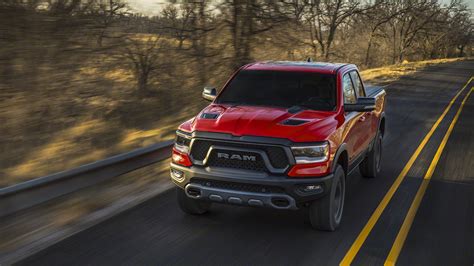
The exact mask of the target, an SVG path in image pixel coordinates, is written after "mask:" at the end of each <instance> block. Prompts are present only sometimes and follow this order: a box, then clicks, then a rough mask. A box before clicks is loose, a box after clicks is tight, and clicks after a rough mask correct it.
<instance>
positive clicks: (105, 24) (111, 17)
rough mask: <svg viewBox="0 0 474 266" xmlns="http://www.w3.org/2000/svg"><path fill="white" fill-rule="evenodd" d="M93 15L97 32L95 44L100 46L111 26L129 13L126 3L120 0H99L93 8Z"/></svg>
mask: <svg viewBox="0 0 474 266" xmlns="http://www.w3.org/2000/svg"><path fill="white" fill-rule="evenodd" d="M93 15H94V17H95V19H96V22H97V28H98V31H99V32H98V34H97V44H98V45H99V47H102V45H103V41H104V39H105V38H108V37H109V35H108V34H107V33H108V31H109V30H111V27H112V26H113V25H114V24H115V23H117V22H118V21H120V20H121V19H123V18H125V17H126V16H128V15H130V10H129V7H128V5H127V4H126V3H125V2H123V1H122V0H100V2H99V3H98V4H97V7H96V8H94V10H93Z"/></svg>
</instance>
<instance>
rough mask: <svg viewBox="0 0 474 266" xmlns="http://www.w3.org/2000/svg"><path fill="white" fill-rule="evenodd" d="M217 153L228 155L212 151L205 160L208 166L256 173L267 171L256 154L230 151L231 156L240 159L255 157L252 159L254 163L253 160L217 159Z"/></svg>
mask: <svg viewBox="0 0 474 266" xmlns="http://www.w3.org/2000/svg"><path fill="white" fill-rule="evenodd" d="M218 152H225V153H229V151H220V150H213V151H212V153H211V154H210V156H209V158H208V160H207V165H208V166H217V167H224V168H235V169H243V170H251V171H257V172H265V171H266V170H267V168H266V166H265V163H264V161H263V158H262V156H260V154H258V153H249V152H240V151H232V155H239V156H240V158H244V156H248V155H250V156H255V157H254V158H255V161H253V160H252V161H251V160H240V159H226V158H219V157H218V156H217V154H218Z"/></svg>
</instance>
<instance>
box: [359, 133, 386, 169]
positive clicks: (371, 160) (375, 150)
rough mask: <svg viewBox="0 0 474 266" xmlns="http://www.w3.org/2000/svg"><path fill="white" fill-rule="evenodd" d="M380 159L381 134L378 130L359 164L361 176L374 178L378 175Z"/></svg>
mask: <svg viewBox="0 0 474 266" xmlns="http://www.w3.org/2000/svg"><path fill="white" fill-rule="evenodd" d="M381 161H382V134H381V132H380V131H379V132H378V133H377V136H376V137H375V143H374V147H372V150H371V151H370V152H369V153H368V154H367V156H366V157H365V158H364V160H363V161H362V163H361V164H360V165H359V170H360V173H361V174H362V176H364V177H368V178H374V177H376V176H377V175H378V173H379V172H380V168H381Z"/></svg>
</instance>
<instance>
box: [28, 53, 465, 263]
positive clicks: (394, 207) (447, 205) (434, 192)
mask: <svg viewBox="0 0 474 266" xmlns="http://www.w3.org/2000/svg"><path fill="white" fill-rule="evenodd" d="M472 75H474V61H463V62H455V63H450V64H444V65H440V66H434V67H429V68H427V69H425V70H423V71H421V72H418V73H416V74H414V75H411V76H407V77H404V78H402V79H401V80H399V81H398V82H396V83H394V84H391V85H389V86H388V87H387V88H386V89H387V94H388V96H387V123H388V124H387V126H388V134H387V136H386V138H385V139H384V147H383V148H384V154H383V166H382V168H383V170H382V173H381V175H380V177H379V178H377V179H363V178H361V177H360V174H359V172H357V171H356V172H355V173H353V174H352V175H351V176H350V177H349V180H348V192H347V193H348V194H347V197H346V205H345V212H344V217H343V223H342V226H341V228H340V230H338V231H337V232H333V233H328V232H317V231H313V230H311V229H310V226H309V221H308V220H307V218H306V215H305V213H304V212H303V211H298V212H292V211H274V210H266V209H252V208H244V207H229V206H223V205H215V206H214V207H213V209H212V213H210V214H209V215H206V216H202V217H192V216H186V215H184V214H183V213H182V212H181V211H180V210H179V209H178V206H177V204H176V201H175V197H174V191H168V192H165V193H163V194H161V195H159V196H157V197H155V198H153V199H152V200H149V201H147V202H145V203H143V204H141V205H139V206H138V207H135V208H134V209H131V210H128V211H126V212H124V213H122V214H120V215H118V216H115V217H113V218H111V219H109V220H107V221H105V222H103V223H100V224H98V225H96V226H94V227H92V228H90V229H88V230H85V231H83V232H81V233H79V234H77V235H75V236H73V237H70V238H68V239H66V240H64V241H62V242H59V243H57V244H56V245H54V246H52V247H50V248H48V249H46V250H44V251H42V252H40V253H38V254H36V255H34V256H32V257H29V258H27V259H26V260H24V261H22V262H20V263H19V264H21V265H23V264H25V265H27V264H28V265H30V264H33V265H55V264H61V265H84V264H94V265H105V264H107V265H109V264H127V265H143V264H145V265H337V264H339V263H340V261H341V260H342V258H343V257H344V256H345V255H346V253H347V252H348V250H349V248H350V247H351V245H352V243H353V242H354V240H355V239H356V238H357V236H358V235H359V233H360V232H361V230H362V228H363V227H364V226H365V224H366V223H367V221H368V219H369V218H370V216H371V215H372V213H373V212H374V210H375V209H376V207H377V206H378V204H379V203H380V201H381V199H382V198H383V197H384V195H385V194H386V193H387V191H388V190H389V188H390V186H391V185H392V183H393V182H394V180H395V179H396V178H397V176H398V175H399V173H400V172H401V170H402V169H403V167H404V166H405V164H406V163H407V161H408V160H409V158H410V156H411V155H412V154H413V152H414V151H415V149H416V148H417V147H418V145H419V144H420V142H421V140H422V139H423V138H424V136H425V135H426V134H427V133H428V131H429V130H430V128H431V127H432V125H433V124H434V123H435V121H436V120H437V119H438V117H439V116H440V115H441V113H442V112H443V110H444V109H445V108H446V106H447V105H448V103H449V102H450V100H451V99H452V98H453V96H454V95H455V94H456V93H457V92H458V91H459V90H460V89H461V88H462V87H463V86H464V85H465V84H466V82H467V81H468V80H469V79H470V77H471V76H472ZM472 86H474V82H471V83H470V84H468V86H467V87H466V89H465V90H464V91H463V93H461V94H460V96H459V97H458V99H457V100H456V101H455V102H454V104H453V106H452V108H451V109H450V111H449V112H448V113H447V115H446V117H445V118H444V119H443V121H442V122H441V124H440V125H439V127H438V128H437V129H436V131H435V133H434V134H433V136H432V138H431V139H430V140H429V141H428V143H427V145H426V147H425V148H424V149H423V151H422V152H421V153H420V155H419V156H418V158H417V160H416V161H415V163H414V165H413V166H412V167H411V170H410V171H409V172H408V174H407V176H406V178H405V179H404V181H403V182H402V183H401V185H400V187H399V188H398V189H397V191H396V192H395V194H394V196H393V198H392V200H391V201H390V202H389V204H388V205H387V207H386V208H385V209H384V211H383V213H382V215H381V216H380V219H379V220H378V221H377V223H376V224H375V226H374V227H373V228H372V230H371V231H370V234H369V235H368V237H367V239H366V240H365V242H364V243H363V245H362V246H361V248H360V250H358V252H357V254H356V256H355V258H354V260H353V261H352V262H353V264H354V265H374V264H375V265H380V264H383V263H384V261H385V259H386V258H387V255H388V254H389V252H390V249H391V248H392V244H393V242H394V240H395V238H396V236H397V234H398V232H399V230H400V227H401V224H402V223H403V221H404V219H405V216H406V214H407V211H408V209H409V207H410V204H411V203H412V201H413V199H414V197H415V194H416V193H417V190H418V188H419V187H420V184H421V182H422V179H423V176H424V175H425V172H426V171H427V169H428V166H429V165H430V163H431V161H432V160H433V156H434V154H435V152H436V150H437V149H438V147H439V145H440V143H441V139H442V138H443V137H444V135H445V133H446V131H447V129H448V126H449V124H450V123H451V121H452V120H453V117H454V116H455V113H456V111H457V110H458V108H459V106H460V104H461V101H462V100H463V98H464V96H465V95H466V94H467V92H468V91H469V90H470V89H471V87H472ZM473 118H474V95H471V97H470V98H468V100H467V101H466V104H465V106H464V109H463V110H462V112H461V114H460V116H459V120H458V121H457V123H456V125H455V127H454V130H453V132H452V135H451V137H450V138H449V140H448V142H447V145H446V147H445V149H444V151H443V153H442V156H441V158H440V160H439V163H438V165H437V167H436V169H435V171H434V174H433V177H432V180H431V183H430V184H429V186H428V188H427V191H426V194H425V195H424V197H423V200H422V201H421V205H420V207H419V209H418V213H417V214H416V216H415V219H414V222H413V225H412V227H411V230H410V231H409V233H408V237H407V239H406V242H405V244H404V246H403V248H402V250H401V253H400V256H399V257H398V261H397V263H398V264H400V265H473V263H474V219H473V218H474V163H473V162H474V119H473Z"/></svg>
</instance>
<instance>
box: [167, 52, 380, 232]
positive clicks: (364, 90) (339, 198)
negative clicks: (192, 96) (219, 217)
mask: <svg viewBox="0 0 474 266" xmlns="http://www.w3.org/2000/svg"><path fill="white" fill-rule="evenodd" d="M202 96H203V97H204V98H205V99H207V100H209V101H212V103H211V104H210V105H209V106H207V107H206V108H204V109H203V110H202V111H201V112H200V113H199V114H198V115H197V116H196V117H194V118H192V119H190V120H188V121H186V122H184V123H183V124H181V125H180V126H179V129H178V130H177V132H176V133H177V137H176V143H175V146H174V148H173V153H172V162H171V167H170V172H171V179H172V181H173V182H174V183H175V184H176V185H177V200H178V203H179V206H180V208H181V209H182V210H183V211H184V212H186V213H189V214H204V213H206V212H207V211H208V210H209V208H210V206H211V204H212V203H226V204H235V205H242V206H256V207H269V208H274V209H289V210H297V209H308V210H309V212H308V213H309V218H310V222H311V225H312V226H313V227H314V228H316V229H319V230H327V231H334V230H336V229H337V228H338V226H339V225H340V223H341V218H342V212H343V208H344V196H345V191H346V185H345V184H346V177H347V176H348V175H349V174H350V173H351V172H352V171H354V170H355V169H356V168H357V166H359V169H360V172H361V174H362V175H363V176H365V177H376V176H377V174H378V173H379V171H380V162H381V154H382V139H383V136H384V134H385V115H384V109H385V91H384V90H383V89H381V88H368V87H365V86H364V83H363V82H362V80H361V78H360V76H359V72H358V69H357V67H356V66H355V65H352V64H331V63H316V62H280V61H271V62H258V63H252V64H248V65H245V66H243V67H241V68H240V69H239V70H238V71H237V72H236V73H235V74H234V75H233V76H232V77H231V78H230V79H229V81H228V82H227V83H226V84H225V85H224V87H223V88H222V90H221V91H220V93H219V94H218V95H217V90H216V89H215V88H212V87H206V88H204V91H203V93H202Z"/></svg>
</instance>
